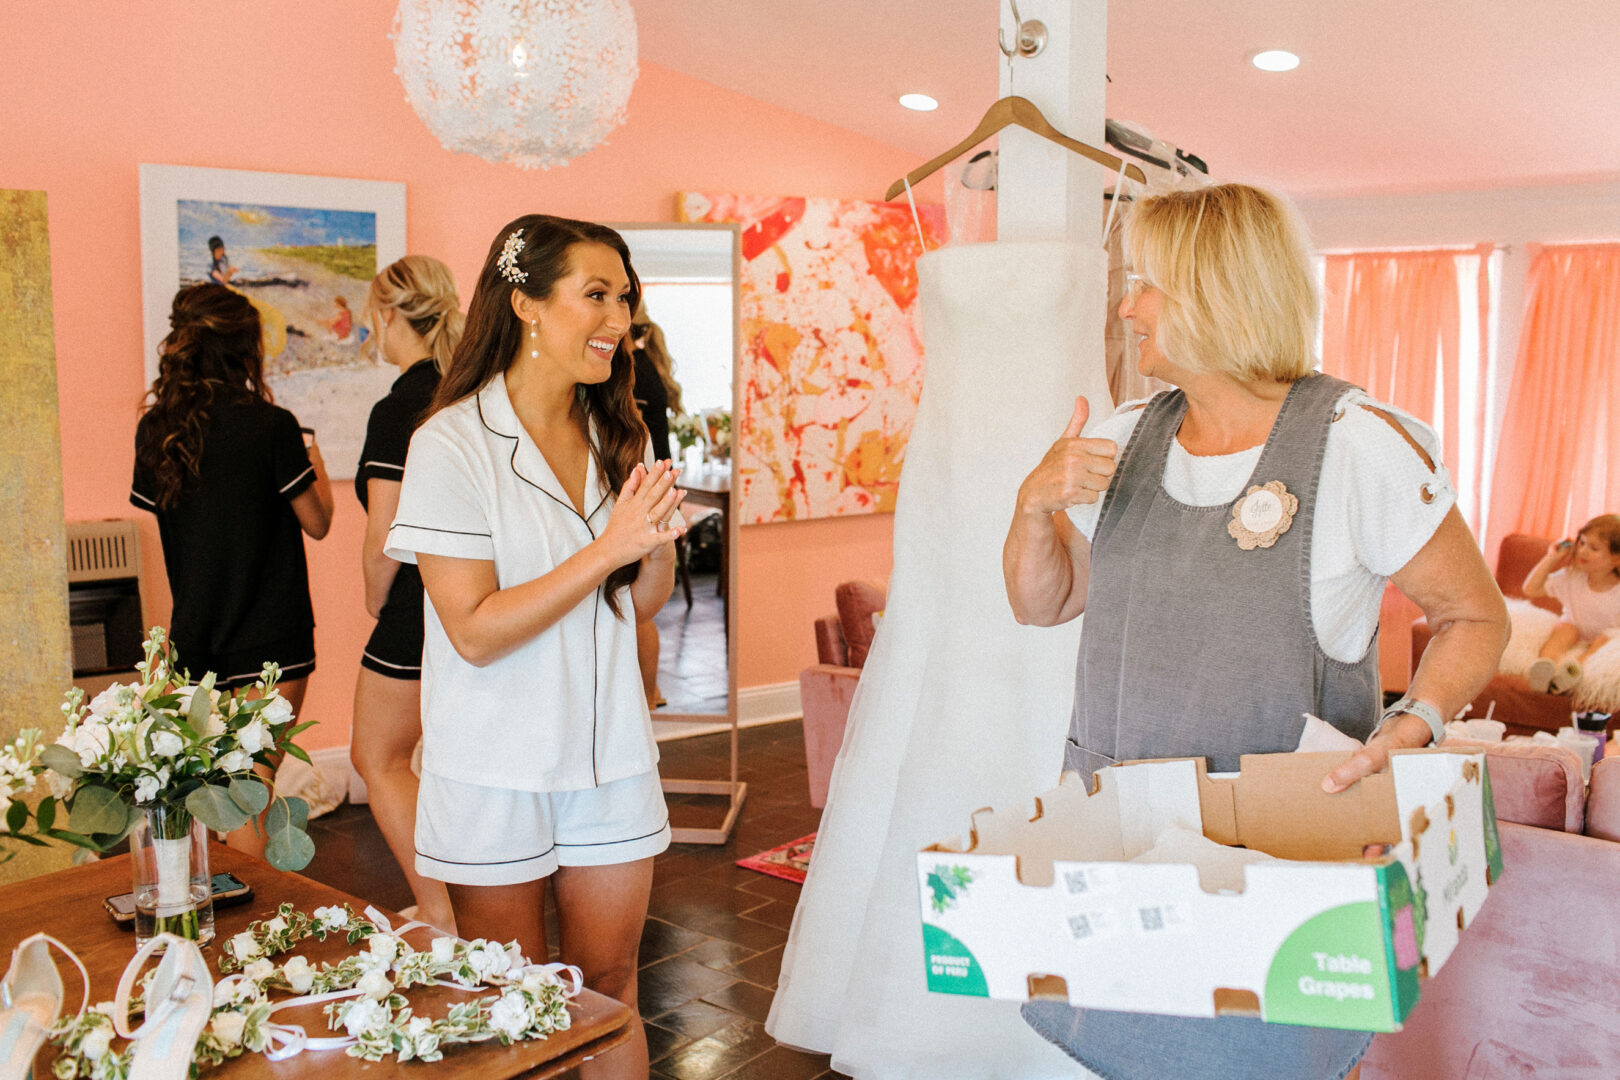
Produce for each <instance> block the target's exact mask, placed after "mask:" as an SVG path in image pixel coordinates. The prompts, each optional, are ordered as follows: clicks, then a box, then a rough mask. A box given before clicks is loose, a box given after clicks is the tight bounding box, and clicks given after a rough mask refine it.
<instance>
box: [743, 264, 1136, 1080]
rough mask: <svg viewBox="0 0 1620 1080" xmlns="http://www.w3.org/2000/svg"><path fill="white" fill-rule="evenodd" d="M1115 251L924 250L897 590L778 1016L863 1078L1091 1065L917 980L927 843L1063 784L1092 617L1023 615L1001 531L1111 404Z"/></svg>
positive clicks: (981, 1002)
mask: <svg viewBox="0 0 1620 1080" xmlns="http://www.w3.org/2000/svg"><path fill="white" fill-rule="evenodd" d="M1104 259H1105V256H1104V253H1103V251H1102V249H1101V248H1097V249H1094V250H1093V249H1090V248H1081V247H1077V246H1075V245H1071V244H1067V243H1061V242H1019V243H1013V242H1005V243H991V244H975V245H968V246H963V247H955V248H945V249H943V250H940V251H936V252H932V253H930V254H928V255H926V256H924V257H923V259H922V260H921V262H920V263H919V274H920V278H921V281H920V302H921V304H922V336H923V341H924V346H925V349H926V356H927V373H926V376H925V378H924V385H923V392H922V400H921V403H920V405H919V407H918V411H917V420H916V426H915V428H914V429H913V432H912V436H911V440H910V443H909V445H908V447H907V449H906V460H905V466H904V471H903V474H902V478H901V484H900V496H899V503H898V507H897V510H896V512H895V523H894V572H893V576H892V578H891V579H890V584H889V595H888V602H887V609H886V610H885V612H884V616H883V620H882V622H881V625H880V627H879V630H878V634H877V639H876V641H875V642H874V643H873V647H872V651H871V654H870V656H869V657H868V659H867V662H866V667H865V669H864V672H863V674H862V677H861V682H860V687H859V689H858V690H857V691H856V693H855V698H854V702H853V704H852V706H851V708H850V716H849V726H848V728H847V730H846V732H845V735H844V745H843V749H842V751H841V752H840V754H839V757H838V761H837V764H836V765H835V767H834V769H833V774H832V784H831V789H830V792H829V795H828V801H827V808H826V812H825V813H824V814H823V815H822V820H821V831H820V833H819V835H818V837H817V840H816V850H815V855H814V857H813V858H812V860H811V869H810V876H809V879H808V880H807V881H806V882H805V887H804V895H803V897H802V899H801V900H800V902H799V908H798V913H797V915H796V916H795V917H794V921H793V932H792V936H791V937H790V938H789V940H788V944H787V949H786V954H785V956H784V959H783V963H782V975H781V982H780V988H779V989H778V991H777V995H776V1000H775V1003H774V1004H773V1005H772V1008H771V1015H770V1019H769V1021H768V1023H767V1025H766V1028H767V1030H768V1031H769V1032H770V1033H771V1034H772V1035H773V1036H775V1037H776V1038H777V1039H778V1040H780V1041H781V1042H783V1043H786V1044H788V1045H791V1046H797V1047H802V1048H805V1049H809V1050H815V1051H818V1052H822V1053H831V1055H832V1061H833V1067H834V1068H836V1069H838V1070H840V1071H842V1072H846V1073H849V1074H851V1075H852V1076H855V1077H857V1078H859V1080H867V1078H872V1080H891V1078H918V1080H921V1078H928V1080H946V1078H949V1080H974V1078H981V1077H982V1078H992V1077H994V1078H1007V1080H1042V1078H1047V1077H1054V1078H1055V1077H1063V1078H1065V1080H1067V1078H1072V1077H1076V1076H1084V1075H1087V1074H1086V1073H1085V1072H1084V1070H1082V1069H1080V1067H1079V1066H1078V1065H1076V1064H1074V1063H1073V1062H1072V1061H1070V1060H1069V1059H1068V1058H1067V1057H1066V1056H1065V1055H1063V1054H1062V1053H1061V1052H1060V1051H1058V1050H1057V1049H1056V1048H1054V1047H1053V1046H1051V1045H1049V1044H1048V1043H1046V1042H1045V1041H1044V1040H1043V1039H1041V1038H1040V1037H1039V1036H1038V1035H1036V1034H1035V1033H1034V1032H1033V1031H1032V1030H1030V1029H1029V1028H1028V1027H1027V1026H1025V1024H1024V1022H1023V1021H1022V1020H1021V1019H1020V1018H1019V1015H1018V1006H1017V1004H1016V1003H1013V1002H998V1001H988V1000H985V999H981V998H965V997H955V996H951V995H944V994H930V993H929V992H928V991H927V990H926V989H925V987H924V972H923V952H922V932H921V927H920V922H919V907H918V896H917V877H916V862H915V855H916V852H917V851H918V850H919V849H920V848H922V847H925V846H927V845H928V844H931V843H934V842H936V841H939V840H942V839H947V838H949V837H952V836H957V835H961V834H963V833H965V832H966V831H967V829H968V827H969V825H970V820H969V817H970V815H971V814H972V813H973V811H975V810H977V809H980V808H982V807H986V806H1008V805H1014V804H1018V803H1023V804H1025V805H1027V806H1030V807H1031V809H1033V797H1034V796H1035V795H1036V794H1037V793H1039V792H1040V791H1043V790H1045V789H1046V788H1049V787H1052V786H1054V785H1055V784H1056V783H1057V780H1058V775H1059V771H1060V769H1061V767H1062V763H1063V738H1064V733H1065V731H1066V730H1067V725H1068V721H1069V713H1070V708H1071V705H1072V702H1073V697H1074V666H1075V657H1076V655H1077V652H1078V645H1079V624H1078V621H1077V622H1075V623H1071V624H1069V625H1067V626H1063V627H1058V628H1039V627H1027V626H1019V625H1018V624H1017V623H1016V622H1015V621H1014V620H1013V617H1012V612H1011V609H1010V608H1009V607H1008V604H1007V598H1006V593H1005V591H1004V587H1003V582H1002V574H1001V549H1002V543H1003V541H1004V539H1005V537H1006V532H1007V526H1008V524H1009V522H1010V521H1011V518H1012V512H1013V504H1014V499H1015V497H1016V494H1017V491H1018V486H1019V484H1020V483H1021V482H1022V481H1023V479H1024V477H1025V476H1026V475H1028V473H1029V471H1030V470H1031V469H1033V468H1034V467H1035V465H1036V464H1037V463H1038V462H1039V461H1040V460H1041V457H1042V455H1043V454H1044V453H1045V452H1046V450H1047V449H1048V448H1049V447H1050V446H1051V444H1052V442H1053V441H1054V440H1055V439H1056V438H1057V437H1058V435H1059V434H1060V433H1061V432H1062V430H1063V428H1064V426H1065V424H1066V423H1067V422H1068V420H1069V417H1070V415H1071V413H1072V411H1073V409H1074V399H1075V395H1077V394H1082V393H1083V394H1085V395H1086V396H1087V398H1089V399H1090V402H1091V410H1092V415H1093V416H1094V417H1097V416H1106V415H1107V414H1108V413H1109V411H1110V410H1111V403H1110V399H1109V396H1108V383H1107V379H1106V376H1105V373H1104V359H1103V315H1104V310H1103V308H1104V304H1105V302H1106V300H1105V296H1106V293H1105V289H1104V274H1105V263H1104Z"/></svg>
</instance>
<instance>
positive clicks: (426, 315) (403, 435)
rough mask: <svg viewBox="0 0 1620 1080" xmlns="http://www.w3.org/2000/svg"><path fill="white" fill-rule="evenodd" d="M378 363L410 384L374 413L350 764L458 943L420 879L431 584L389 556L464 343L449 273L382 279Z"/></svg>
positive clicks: (408, 265) (376, 319)
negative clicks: (406, 493) (415, 453)
mask: <svg viewBox="0 0 1620 1080" xmlns="http://www.w3.org/2000/svg"><path fill="white" fill-rule="evenodd" d="M366 317H367V319H368V321H369V322H370V325H371V330H372V334H373V338H372V340H374V341H375V342H376V343H377V353H378V355H379V356H380V357H381V358H382V359H383V360H386V361H387V362H388V363H390V364H393V365H394V366H395V367H397V368H399V369H400V371H401V372H402V374H401V375H400V377H399V378H398V379H397V380H395V382H394V385H393V387H392V388H391V389H390V390H389V392H388V396H387V397H385V398H383V399H382V400H381V401H379V402H377V404H376V405H375V406H374V407H373V408H372V410H371V420H370V422H369V423H368V424H367V425H366V444H365V448H364V449H362V450H361V452H360V467H359V468H358V469H357V470H356V471H355V474H354V490H355V494H356V495H357V496H359V499H360V505H361V506H363V507H365V509H366V535H365V540H364V543H363V545H362V547H361V553H360V561H361V567H362V569H363V570H364V574H365V583H366V610H367V611H368V612H369V613H370V614H371V615H372V617H373V618H375V619H376V620H377V628H376V629H375V630H373V631H372V634H371V639H370V640H369V641H367V642H366V648H365V652H364V653H362V654H361V657H360V675H359V678H358V680H357V682H356V683H355V688H354V732H353V734H352V736H351V739H350V745H349V757H350V760H351V761H352V762H353V764H354V768H355V771H356V772H358V773H359V774H360V777H361V779H363V780H364V781H365V782H366V790H367V795H368V797H369V799H370V802H371V812H372V815H373V816H374V817H375V818H376V819H377V825H378V827H379V828H381V829H382V833H383V836H384V838H385V839H387V841H388V846H389V848H390V849H392V851H393V852H394V858H395V859H396V860H397V861H398V862H399V867H400V869H401V870H403V871H404V872H405V877H406V879H407V880H408V881H409V882H410V886H411V893H412V895H414V896H415V898H416V912H415V916H416V918H419V919H421V920H422V921H423V922H426V923H430V924H432V925H434V926H437V927H439V928H441V929H444V930H449V931H454V929H455V918H454V915H453V914H452V912H451V909H450V896H449V893H448V892H446V890H445V887H444V883H443V882H439V881H434V880H432V879H431V878H424V877H422V876H421V875H420V874H418V873H417V872H416V857H415V847H414V841H413V836H414V833H415V830H416V789H417V782H416V776H415V774H414V773H413V772H412V771H411V755H412V752H413V751H414V750H415V748H416V742H417V740H418V739H419V738H421V736H422V618H423V611H422V578H421V575H420V574H419V573H417V570H416V567H415V566H414V565H411V564H401V563H398V562H395V561H394V560H393V559H390V558H389V557H388V556H387V555H385V554H383V543H384V541H385V540H386V539H387V537H388V526H389V523H390V522H392V521H393V519H394V511H395V509H396V508H397V507H398V505H399V491H400V484H401V482H402V481H403V480H404V478H405V454H406V451H407V450H408V449H409V448H410V444H411V434H412V433H413V432H414V431H415V430H416V425H417V424H418V423H420V422H421V420H422V418H423V416H424V415H425V414H426V412H427V409H428V405H429V404H430V403H431V402H432V400H433V395H434V393H435V392H436V391H437V390H438V388H439V377H440V376H441V375H443V374H444V373H445V372H446V371H448V370H449V369H450V357H451V356H452V355H454V353H455V351H456V344H457V342H459V341H460V340H461V329H462V326H463V325H464V323H465V319H464V318H463V316H462V314H461V302H460V300H459V298H458V297H457V295H456V282H455V278H453V277H452V276H451V274H450V270H449V268H448V267H446V266H445V265H444V264H443V263H442V262H440V261H439V260H438V259H434V258H430V257H429V256H426V255H407V256H405V257H404V258H403V259H400V260H399V261H398V262H396V263H394V264H393V265H391V266H389V267H388V268H387V269H386V270H384V271H383V272H382V273H380V274H378V275H377V276H376V278H374V279H373V280H372V282H371V293H370V295H369V296H368V297H367V299H366Z"/></svg>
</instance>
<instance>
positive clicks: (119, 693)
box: [90, 683, 129, 716]
mask: <svg viewBox="0 0 1620 1080" xmlns="http://www.w3.org/2000/svg"><path fill="white" fill-rule="evenodd" d="M128 692H129V687H127V686H125V685H124V684H123V683H113V684H112V685H111V686H109V687H107V689H105V690H103V691H102V692H101V693H99V694H97V695H96V696H95V697H93V698H91V699H90V711H91V713H93V714H94V715H96V716H111V715H112V714H113V713H115V712H117V711H118V708H119V705H120V699H121V698H122V697H123V696H124V695H125V694H126V693H128Z"/></svg>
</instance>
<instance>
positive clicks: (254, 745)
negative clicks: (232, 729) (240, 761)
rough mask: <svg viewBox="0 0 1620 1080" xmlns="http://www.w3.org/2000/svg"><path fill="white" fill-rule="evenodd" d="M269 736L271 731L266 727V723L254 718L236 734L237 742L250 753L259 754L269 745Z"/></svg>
mask: <svg viewBox="0 0 1620 1080" xmlns="http://www.w3.org/2000/svg"><path fill="white" fill-rule="evenodd" d="M269 734H270V731H269V729H268V728H266V727H265V726H264V721H263V720H260V719H259V718H258V717H254V718H253V719H252V720H249V721H248V722H247V723H246V724H244V725H242V728H241V730H239V731H238V732H237V733H236V741H237V744H238V745H240V746H241V747H242V749H244V750H246V751H247V752H248V753H250V754H257V753H258V752H259V751H260V750H263V749H264V748H265V746H266V745H268V743H269V741H270V740H269V739H268V736H269Z"/></svg>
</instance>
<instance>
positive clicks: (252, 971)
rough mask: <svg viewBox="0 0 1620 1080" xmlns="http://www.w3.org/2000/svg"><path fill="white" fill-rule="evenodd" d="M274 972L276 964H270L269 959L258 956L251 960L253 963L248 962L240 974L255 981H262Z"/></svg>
mask: <svg viewBox="0 0 1620 1080" xmlns="http://www.w3.org/2000/svg"><path fill="white" fill-rule="evenodd" d="M275 973H276V965H274V964H272V963H271V962H270V961H268V960H266V959H264V958H263V957H260V958H259V959H257V960H255V961H253V963H251V964H249V965H248V966H247V967H245V968H243V969H242V974H244V975H246V976H247V977H248V978H250V979H252V980H253V981H254V982H256V983H262V982H264V980H266V979H268V978H269V977H270V976H272V975H274V974H275Z"/></svg>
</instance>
